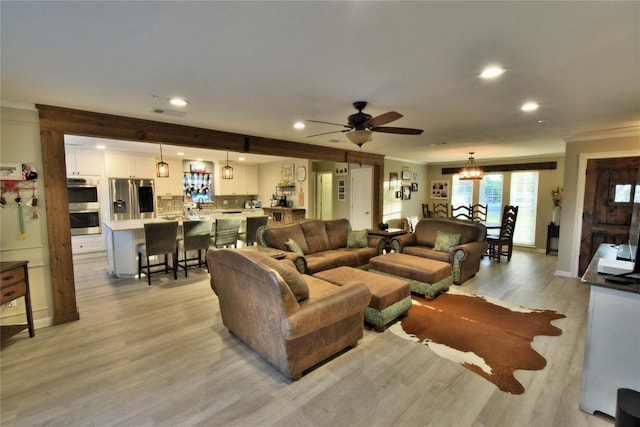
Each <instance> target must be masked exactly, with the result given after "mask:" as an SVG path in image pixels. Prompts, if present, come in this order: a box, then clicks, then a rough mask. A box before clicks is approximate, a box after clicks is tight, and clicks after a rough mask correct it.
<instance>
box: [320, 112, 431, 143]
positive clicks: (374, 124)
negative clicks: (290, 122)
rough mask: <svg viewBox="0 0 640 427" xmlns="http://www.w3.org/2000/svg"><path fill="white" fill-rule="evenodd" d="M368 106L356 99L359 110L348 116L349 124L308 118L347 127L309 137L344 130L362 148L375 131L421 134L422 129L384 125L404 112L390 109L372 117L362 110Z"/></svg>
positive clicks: (350, 139) (398, 117)
mask: <svg viewBox="0 0 640 427" xmlns="http://www.w3.org/2000/svg"><path fill="white" fill-rule="evenodd" d="M366 106H367V102H366V101H356V102H354V103H353V107H354V108H355V109H356V110H358V112H357V113H355V114H351V115H350V116H349V117H348V120H347V124H346V125H342V124H339V123H331V122H321V121H318V120H307V121H308V122H313V123H323V124H327V125H335V126H342V127H344V128H345V129H343V130H337V131H333V132H325V133H318V134H315V135H309V136H308V137H307V138H311V137H314V136H320V135H327V134H331V133H338V132H344V133H346V135H347V138H349V141H351V142H353V143H354V144H356V145H357V146H358V147H361V148H362V145H363V144H365V143H367V142H369V141H371V138H372V136H373V132H384V133H395V134H401V135H420V134H421V133H422V132H423V130H422V129H412V128H401V127H387V126H382V125H386V124H387V123H391V122H393V121H395V120H398V119H400V118H402V114H400V113H398V112H396V111H389V112H388V113H384V114H380V115H379V116H376V117H372V116H371V115H369V114H367V113H363V112H362V110H364V108H365V107H366Z"/></svg>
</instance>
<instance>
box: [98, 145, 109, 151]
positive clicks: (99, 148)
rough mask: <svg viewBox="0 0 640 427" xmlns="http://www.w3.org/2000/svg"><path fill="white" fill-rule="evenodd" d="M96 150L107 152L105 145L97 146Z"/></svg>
mask: <svg viewBox="0 0 640 427" xmlns="http://www.w3.org/2000/svg"><path fill="white" fill-rule="evenodd" d="M96 148H97V149H98V150H106V148H107V147H105V146H104V145H96Z"/></svg>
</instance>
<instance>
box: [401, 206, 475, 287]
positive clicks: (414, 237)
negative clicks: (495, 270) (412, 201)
mask: <svg viewBox="0 0 640 427" xmlns="http://www.w3.org/2000/svg"><path fill="white" fill-rule="evenodd" d="M438 231H440V232H442V233H448V234H450V235H460V241H459V243H458V244H455V245H453V246H452V247H451V248H449V249H447V250H442V248H440V249H441V250H435V249H434V248H435V246H436V239H437V238H438ZM391 248H392V249H393V250H394V251H395V252H398V253H403V254H408V255H414V256H419V257H423V258H430V259H435V260H438V261H445V262H448V263H450V264H451V265H452V267H453V283H455V284H457V285H460V284H462V283H463V282H465V281H466V280H468V279H469V278H471V277H473V276H474V275H475V274H476V273H477V272H478V270H480V261H481V260H482V256H483V254H484V253H485V252H486V250H487V228H486V227H485V226H484V224H482V223H480V222H476V221H464V220H458V219H453V218H424V219H421V220H420V221H418V224H417V225H416V227H415V231H414V232H413V233H410V234H404V235H402V236H397V237H395V238H393V239H392V240H391Z"/></svg>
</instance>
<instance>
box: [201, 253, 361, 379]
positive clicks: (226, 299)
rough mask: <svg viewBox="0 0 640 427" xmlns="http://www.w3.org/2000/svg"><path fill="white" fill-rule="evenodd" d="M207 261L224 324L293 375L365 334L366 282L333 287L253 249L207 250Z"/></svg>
mask: <svg viewBox="0 0 640 427" xmlns="http://www.w3.org/2000/svg"><path fill="white" fill-rule="evenodd" d="M207 263H208V265H209V270H210V274H211V288H212V289H213V291H214V292H215V293H216V295H217V296H218V301H219V304H220V314H221V315H222V322H223V324H224V325H225V326H226V327H227V329H228V330H229V332H231V333H232V334H233V335H235V336H237V337H238V338H239V339H240V340H241V341H243V342H244V343H245V344H246V345H248V346H249V347H251V348H252V349H253V350H254V351H255V352H257V353H258V354H259V355H260V356H262V357H263V358H264V359H266V360H267V361H268V362H269V363H271V364H272V365H273V366H275V367H276V368H277V369H278V370H280V371H281V372H282V373H283V374H284V375H286V376H287V377H289V378H291V379H293V380H297V379H299V378H300V376H301V375H302V373H303V371H305V370H307V369H309V368H311V367H313V366H315V365H317V364H318V363H320V362H322V361H323V360H325V359H327V358H329V357H331V356H333V355H334V354H336V353H338V352H340V351H341V350H343V349H345V348H347V347H355V346H356V345H357V343H358V340H359V339H360V338H362V336H363V322H364V315H363V312H364V309H365V307H367V306H368V304H369V301H370V300H371V293H370V292H369V289H368V288H367V286H366V285H365V284H364V283H361V282H351V283H348V284H346V285H344V286H335V285H333V284H331V283H329V282H326V281H324V280H321V279H318V278H315V277H312V276H307V275H302V274H300V273H299V272H298V271H297V269H296V268H295V266H294V265H293V264H292V263H291V261H289V260H281V261H279V260H275V259H273V258H271V257H269V256H268V255H265V254H263V253H260V252H259V251H257V250H255V249H250V248H248V249H209V251H208V252H207Z"/></svg>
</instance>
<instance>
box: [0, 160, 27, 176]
mask: <svg viewBox="0 0 640 427" xmlns="http://www.w3.org/2000/svg"><path fill="white" fill-rule="evenodd" d="M0 178H1V179H12V180H21V179H22V165H21V164H20V163H0Z"/></svg>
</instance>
